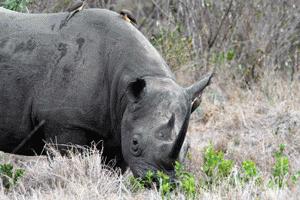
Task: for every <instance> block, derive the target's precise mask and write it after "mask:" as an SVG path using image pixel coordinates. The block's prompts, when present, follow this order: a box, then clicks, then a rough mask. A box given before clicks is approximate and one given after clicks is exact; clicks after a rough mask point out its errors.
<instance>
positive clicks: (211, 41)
mask: <svg viewBox="0 0 300 200" xmlns="http://www.w3.org/2000/svg"><path fill="white" fill-rule="evenodd" d="M232 3H233V0H231V1H230V3H229V6H228V8H227V10H226V12H225V14H224V16H223V18H222V20H221V23H220V25H219V27H218V29H217V32H216V34H215V35H214V37H213V39H212V40H209V41H208V48H209V49H211V48H212V46H213V45H214V43H215V42H216V39H217V37H218V35H219V33H220V30H221V28H222V26H223V23H224V21H225V19H226V17H227V16H228V14H229V12H230V10H231V7H232Z"/></svg>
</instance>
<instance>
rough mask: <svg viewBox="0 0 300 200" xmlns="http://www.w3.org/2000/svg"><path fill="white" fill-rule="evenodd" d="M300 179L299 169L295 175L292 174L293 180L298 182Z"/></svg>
mask: <svg viewBox="0 0 300 200" xmlns="http://www.w3.org/2000/svg"><path fill="white" fill-rule="evenodd" d="M299 179H300V171H297V172H296V173H295V174H294V175H293V176H292V182H293V183H294V184H296V183H297V182H298V181H299Z"/></svg>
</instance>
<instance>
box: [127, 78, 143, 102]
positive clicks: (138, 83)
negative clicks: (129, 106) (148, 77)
mask: <svg viewBox="0 0 300 200" xmlns="http://www.w3.org/2000/svg"><path fill="white" fill-rule="evenodd" d="M145 87H146V81H145V80H144V79H141V78H137V79H136V80H135V81H133V82H130V83H129V85H128V90H127V94H128V97H129V99H130V100H132V101H137V100H139V99H140V98H141V96H142V94H143V92H144V88H145Z"/></svg>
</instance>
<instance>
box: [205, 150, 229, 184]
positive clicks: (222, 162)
mask: <svg viewBox="0 0 300 200" xmlns="http://www.w3.org/2000/svg"><path fill="white" fill-rule="evenodd" d="M232 168H233V161H232V160H226V159H224V153H223V152H221V151H220V152H218V151H215V150H214V147H213V146H212V145H209V146H208V147H207V148H206V150H205V153H204V165H203V167H202V170H203V172H204V173H205V174H206V176H207V177H208V180H207V183H209V184H212V183H214V182H217V181H219V180H221V179H223V178H226V177H228V176H229V175H230V173H231V171H232Z"/></svg>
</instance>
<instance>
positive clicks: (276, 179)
mask: <svg viewBox="0 0 300 200" xmlns="http://www.w3.org/2000/svg"><path fill="white" fill-rule="evenodd" d="M284 149H285V145H284V144H280V145H279V150H278V151H276V152H275V164H274V166H273V170H272V176H273V177H272V180H271V181H270V182H269V185H270V186H274V185H277V186H278V187H279V188H282V187H283V186H284V185H285V184H286V181H287V177H288V175H289V159H288V157H287V156H285V155H284V153H283V152H284Z"/></svg>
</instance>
